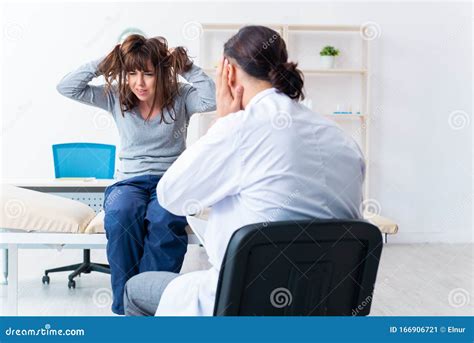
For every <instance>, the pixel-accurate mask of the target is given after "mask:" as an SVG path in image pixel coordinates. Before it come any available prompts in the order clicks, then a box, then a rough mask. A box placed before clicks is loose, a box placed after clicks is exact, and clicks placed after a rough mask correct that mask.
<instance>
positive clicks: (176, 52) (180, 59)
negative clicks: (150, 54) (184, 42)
mask: <svg viewBox="0 0 474 343" xmlns="http://www.w3.org/2000/svg"><path fill="white" fill-rule="evenodd" d="M168 52H169V54H170V55H171V56H172V62H171V64H172V66H173V68H174V69H175V70H176V73H178V74H183V73H185V72H187V71H189V70H190V69H191V67H192V65H193V61H192V60H191V59H190V58H189V56H188V52H187V50H186V49H185V48H183V47H181V46H178V47H176V48H169V49H168Z"/></svg>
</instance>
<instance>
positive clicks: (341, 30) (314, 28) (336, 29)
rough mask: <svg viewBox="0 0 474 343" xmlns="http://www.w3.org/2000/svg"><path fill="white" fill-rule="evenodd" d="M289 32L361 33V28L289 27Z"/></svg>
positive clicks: (352, 26)
mask: <svg viewBox="0 0 474 343" xmlns="http://www.w3.org/2000/svg"><path fill="white" fill-rule="evenodd" d="M288 31H309V32H314V31H331V32H333V31H338V32H359V31H360V26H356V25H288Z"/></svg>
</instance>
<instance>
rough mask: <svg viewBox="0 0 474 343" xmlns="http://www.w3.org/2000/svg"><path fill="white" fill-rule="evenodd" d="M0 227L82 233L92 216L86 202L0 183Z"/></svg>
mask: <svg viewBox="0 0 474 343" xmlns="http://www.w3.org/2000/svg"><path fill="white" fill-rule="evenodd" d="M0 205H1V206H2V209H3V213H2V215H1V216H0V228H2V229H13V230H22V231H28V232H36V231H37V232H62V233H82V232H84V231H85V230H86V228H87V225H88V224H89V223H90V221H91V220H92V219H93V218H94V217H95V212H94V210H92V209H91V208H90V207H89V206H87V205H86V204H83V203H81V202H79V201H75V200H71V199H67V198H63V197H60V196H56V195H52V194H47V193H41V192H37V191H32V190H29V189H24V188H20V187H15V186H11V185H2V191H1V199H0Z"/></svg>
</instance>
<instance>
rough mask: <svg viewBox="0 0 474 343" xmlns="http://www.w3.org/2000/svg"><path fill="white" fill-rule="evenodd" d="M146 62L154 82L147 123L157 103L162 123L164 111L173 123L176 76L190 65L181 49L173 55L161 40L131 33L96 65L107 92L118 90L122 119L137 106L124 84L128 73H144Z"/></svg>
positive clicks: (177, 86) (136, 99)
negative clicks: (152, 74)
mask: <svg viewBox="0 0 474 343" xmlns="http://www.w3.org/2000/svg"><path fill="white" fill-rule="evenodd" d="M148 62H151V65H152V66H153V68H154V70H152V72H154V74H155V77H156V83H155V94H154V96H153V104H152V107H151V109H150V112H149V113H148V115H147V118H146V120H148V119H149V118H150V117H151V115H152V114H153V109H154V107H155V105H156V104H159V105H160V107H161V120H160V122H163V121H164V122H165V123H167V122H166V119H165V117H164V113H163V110H164V109H167V110H168V111H169V113H170V116H171V119H172V120H176V118H175V117H174V116H173V114H172V113H174V109H173V106H174V99H175V97H176V95H177V94H178V92H179V82H178V74H180V73H182V72H186V71H188V70H189V69H190V68H191V66H192V62H191V61H190V59H189V57H188V55H187V51H186V49H185V48H183V47H177V48H175V49H174V50H173V52H172V53H170V51H169V50H168V43H167V41H166V39H165V38H164V37H154V38H148V39H147V38H145V37H143V36H142V35H138V34H134V35H130V36H128V37H127V38H126V39H125V40H124V42H123V43H122V44H117V45H116V46H115V48H114V49H113V50H112V51H111V52H110V53H109V54H108V55H107V56H106V57H105V58H104V60H102V62H101V63H100V64H99V67H98V72H99V73H100V74H102V75H104V77H105V81H106V92H110V91H111V90H112V88H117V91H118V94H119V99H120V109H121V111H122V116H124V112H126V111H130V110H131V109H133V108H134V107H135V106H137V105H138V103H139V102H140V100H139V99H138V98H137V97H136V95H135V94H133V92H132V90H131V89H130V87H129V86H128V83H127V73H129V72H133V71H135V70H139V71H146V70H147V69H148V67H147V65H148Z"/></svg>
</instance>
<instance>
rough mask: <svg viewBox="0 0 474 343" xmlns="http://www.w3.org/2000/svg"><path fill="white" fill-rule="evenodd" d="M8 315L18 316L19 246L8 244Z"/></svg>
mask: <svg viewBox="0 0 474 343" xmlns="http://www.w3.org/2000/svg"><path fill="white" fill-rule="evenodd" d="M8 270H9V275H8V288H7V292H8V293H7V296H8V301H7V304H8V305H7V306H8V312H9V313H8V314H9V315H12V316H17V315H18V245H17V244H8Z"/></svg>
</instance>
